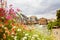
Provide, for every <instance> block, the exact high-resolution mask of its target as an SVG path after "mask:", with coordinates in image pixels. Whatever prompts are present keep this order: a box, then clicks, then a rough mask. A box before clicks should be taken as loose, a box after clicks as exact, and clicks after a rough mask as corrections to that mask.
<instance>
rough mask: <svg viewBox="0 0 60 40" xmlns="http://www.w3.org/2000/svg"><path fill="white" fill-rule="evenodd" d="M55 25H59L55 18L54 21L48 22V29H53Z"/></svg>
mask: <svg viewBox="0 0 60 40" xmlns="http://www.w3.org/2000/svg"><path fill="white" fill-rule="evenodd" d="M54 26H57V21H56V20H55V21H54V22H52V21H50V22H49V23H48V24H47V28H48V30H52V28H53V27H54Z"/></svg>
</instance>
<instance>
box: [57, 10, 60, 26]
mask: <svg viewBox="0 0 60 40" xmlns="http://www.w3.org/2000/svg"><path fill="white" fill-rule="evenodd" d="M56 16H57V26H60V10H57V14H56Z"/></svg>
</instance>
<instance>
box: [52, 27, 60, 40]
mask: <svg viewBox="0 0 60 40" xmlns="http://www.w3.org/2000/svg"><path fill="white" fill-rule="evenodd" d="M53 34H54V36H55V37H56V40H60V28H58V29H53Z"/></svg>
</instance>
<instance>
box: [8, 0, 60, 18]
mask: <svg viewBox="0 0 60 40" xmlns="http://www.w3.org/2000/svg"><path fill="white" fill-rule="evenodd" d="M7 4H8V5H10V4H13V7H14V8H19V9H21V10H22V13H23V14H24V15H26V16H28V17H29V16H37V17H38V18H41V17H45V18H56V10H58V9H60V0H8V2H7Z"/></svg>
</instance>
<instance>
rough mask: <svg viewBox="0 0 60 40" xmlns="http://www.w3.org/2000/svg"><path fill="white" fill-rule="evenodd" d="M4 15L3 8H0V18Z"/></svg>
mask: <svg viewBox="0 0 60 40" xmlns="http://www.w3.org/2000/svg"><path fill="white" fill-rule="evenodd" d="M5 15H6V14H5V10H4V9H3V8H0V17H4V16H5Z"/></svg>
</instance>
